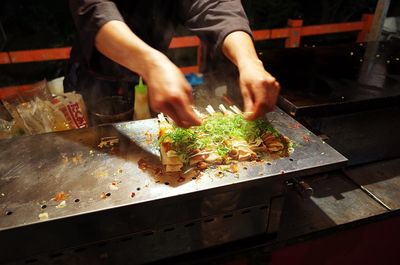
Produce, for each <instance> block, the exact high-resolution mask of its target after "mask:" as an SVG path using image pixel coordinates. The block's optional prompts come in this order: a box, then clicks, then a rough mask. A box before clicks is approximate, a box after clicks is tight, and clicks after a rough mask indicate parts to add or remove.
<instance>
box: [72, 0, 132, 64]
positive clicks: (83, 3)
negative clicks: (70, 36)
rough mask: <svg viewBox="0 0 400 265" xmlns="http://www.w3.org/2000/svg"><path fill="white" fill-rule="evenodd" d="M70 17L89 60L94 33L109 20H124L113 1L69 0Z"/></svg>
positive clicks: (85, 55) (93, 44)
mask: <svg viewBox="0 0 400 265" xmlns="http://www.w3.org/2000/svg"><path fill="white" fill-rule="evenodd" d="M69 5H70V9H71V14H72V18H73V20H74V22H75V26H76V29H77V32H78V38H79V41H80V46H81V49H82V53H83V55H84V57H85V59H86V60H87V62H90V60H91V57H92V54H93V49H94V46H95V38H96V34H97V33H98V31H99V30H100V28H101V27H102V26H103V25H104V24H105V23H107V22H109V21H111V20H118V21H124V19H123V17H122V16H121V14H120V12H119V11H118V8H117V6H116V4H115V3H114V1H106V0H70V1H69Z"/></svg>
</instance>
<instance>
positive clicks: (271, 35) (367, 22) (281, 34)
mask: <svg viewBox="0 0 400 265" xmlns="http://www.w3.org/2000/svg"><path fill="white" fill-rule="evenodd" d="M373 17H374V15H373V14H364V15H363V16H362V19H361V21H356V22H346V23H334V24H323V25H312V26H303V20H301V19H289V20H288V27H287V28H279V29H264V30H255V31H253V38H254V41H265V40H271V39H286V40H285V47H286V48H295V47H299V46H300V42H301V37H303V36H316V35H324V34H333V33H345V32H358V36H357V42H363V41H365V40H366V37H367V35H368V33H369V31H370V29H371V27H372V20H373ZM190 47H193V48H197V60H196V65H193V66H187V67H181V68H180V69H181V70H182V72H183V73H185V74H186V73H198V72H199V71H200V61H201V51H202V49H201V41H200V39H199V38H198V37H196V36H185V37H175V38H173V39H172V41H171V43H170V45H169V48H170V49H179V48H190ZM70 51H71V47H63V48H50V49H38V50H24V51H8V52H0V64H15V63H31V62H43V61H52V60H67V59H69V55H70ZM30 87H31V86H30V85H29V84H27V85H22V86H21V85H19V86H9V87H3V88H0V99H1V98H4V97H5V96H7V95H9V94H10V93H11V94H12V93H15V91H16V90H24V89H29V88H30Z"/></svg>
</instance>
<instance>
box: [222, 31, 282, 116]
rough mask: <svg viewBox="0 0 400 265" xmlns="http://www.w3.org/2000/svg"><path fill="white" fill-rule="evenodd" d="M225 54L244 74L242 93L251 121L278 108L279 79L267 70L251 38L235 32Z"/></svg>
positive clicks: (227, 44) (231, 35)
mask: <svg viewBox="0 0 400 265" xmlns="http://www.w3.org/2000/svg"><path fill="white" fill-rule="evenodd" d="M222 51H223V52H224V54H225V55H226V57H228V58H229V60H231V61H232V63H234V64H235V65H236V66H237V68H238V70H239V74H240V90H241V92H242V96H243V101H244V110H245V112H249V115H248V116H247V118H248V119H249V120H254V119H256V118H258V117H260V116H262V115H264V114H265V113H266V112H268V111H271V110H273V109H274V108H275V105H276V101H277V98H278V95H279V90H280V86H279V83H278V82H277V81H276V79H275V78H274V77H273V76H272V75H271V74H269V73H268V72H267V71H265V69H264V66H263V64H262V62H261V61H260V60H259V59H258V57H257V53H256V50H255V48H254V44H253V41H252V39H251V38H250V36H249V35H248V34H247V33H245V32H242V31H235V32H232V33H230V34H229V35H228V36H226V38H225V40H224V43H223V46H222Z"/></svg>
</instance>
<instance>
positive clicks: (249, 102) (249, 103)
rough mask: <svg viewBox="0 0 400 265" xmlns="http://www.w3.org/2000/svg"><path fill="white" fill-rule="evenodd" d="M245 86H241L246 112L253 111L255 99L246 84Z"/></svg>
mask: <svg viewBox="0 0 400 265" xmlns="http://www.w3.org/2000/svg"><path fill="white" fill-rule="evenodd" d="M243 86H244V87H242V88H241V91H242V97H243V105H244V112H252V111H253V105H254V99H253V96H252V94H251V93H250V91H249V90H248V88H247V87H245V85H243Z"/></svg>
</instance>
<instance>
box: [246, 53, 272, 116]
mask: <svg viewBox="0 0 400 265" xmlns="http://www.w3.org/2000/svg"><path fill="white" fill-rule="evenodd" d="M239 74H240V90H241V92H242V96H243V102H244V111H245V112H247V113H248V114H247V118H248V119H249V120H254V119H256V118H258V117H261V116H263V115H265V113H267V112H269V111H272V110H273V109H274V108H275V105H276V101H277V98H278V95H279V90H280V85H279V83H278V81H276V79H275V78H274V77H273V76H272V75H271V74H270V73H268V72H267V71H265V69H264V66H263V64H262V62H261V61H260V60H249V62H246V63H244V64H242V65H241V67H240V68H239Z"/></svg>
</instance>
